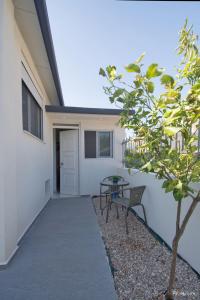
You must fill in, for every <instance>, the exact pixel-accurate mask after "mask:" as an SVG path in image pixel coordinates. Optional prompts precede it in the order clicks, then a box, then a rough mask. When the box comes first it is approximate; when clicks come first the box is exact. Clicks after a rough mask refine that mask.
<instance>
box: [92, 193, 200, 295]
mask: <svg viewBox="0 0 200 300" xmlns="http://www.w3.org/2000/svg"><path fill="white" fill-rule="evenodd" d="M95 207H96V211H97V218H98V222H99V225H100V228H101V231H102V236H103V240H104V243H105V246H106V248H107V252H108V254H109V256H110V261H111V265H112V269H113V270H114V282H115V288H116V291H117V294H118V299H119V300H154V299H159V300H161V299H162V298H161V297H159V295H161V293H162V292H163V291H165V290H166V287H167V284H168V275H169V267H170V262H171V252H170V251H169V250H168V249H167V247H166V246H165V245H164V244H161V243H160V242H159V241H158V240H156V239H155V237H154V236H153V235H152V234H151V233H150V232H149V230H148V229H147V228H146V227H145V226H144V225H143V223H142V222H141V221H140V220H138V218H137V217H136V216H134V214H132V213H131V212H130V213H129V216H128V224H129V235H126V232H125V222H124V211H122V210H121V209H119V215H120V218H119V219H117V218H116V210H115V207H114V206H113V207H112V210H111V211H110V216H109V220H108V223H107V224H106V222H105V215H106V212H104V215H103V216H101V214H100V210H99V200H98V199H96V200H95ZM175 293H176V297H175V299H177V300H200V279H199V278H198V276H197V274H196V273H195V272H194V271H193V270H192V269H191V267H190V266H189V265H188V264H187V263H185V262H184V261H183V260H181V259H179V258H178V259H177V271H176V287H175Z"/></svg>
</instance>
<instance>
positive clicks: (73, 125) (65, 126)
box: [52, 123, 81, 197]
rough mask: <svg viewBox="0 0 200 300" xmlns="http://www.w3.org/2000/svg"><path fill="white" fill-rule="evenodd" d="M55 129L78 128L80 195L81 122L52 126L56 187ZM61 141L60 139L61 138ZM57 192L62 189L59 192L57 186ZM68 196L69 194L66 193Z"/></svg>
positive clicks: (54, 184) (54, 183)
mask: <svg viewBox="0 0 200 300" xmlns="http://www.w3.org/2000/svg"><path fill="white" fill-rule="evenodd" d="M54 129H62V130H65V129H66V130H67V129H72V130H78V195H80V157H81V153H80V151H81V149H80V148H81V147H80V145H81V144H80V139H81V128H80V124H79V123H76V124H53V126H52V133H53V189H54V188H55V186H56V183H57V172H56V171H55V167H54V164H55V161H56V153H55V143H56V140H55V136H54ZM59 143H60V140H59ZM59 155H60V154H59ZM55 172H56V173H55ZM55 180H56V182H54V181H55ZM55 192H56V193H59V194H60V191H59V192H58V191H57V188H56V191H55V190H54V193H55ZM66 197H68V195H66Z"/></svg>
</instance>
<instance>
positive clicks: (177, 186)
mask: <svg viewBox="0 0 200 300" xmlns="http://www.w3.org/2000/svg"><path fill="white" fill-rule="evenodd" d="M176 189H177V190H182V189H183V183H182V182H181V181H180V180H179V181H178V183H177V185H176Z"/></svg>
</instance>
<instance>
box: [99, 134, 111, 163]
mask: <svg viewBox="0 0 200 300" xmlns="http://www.w3.org/2000/svg"><path fill="white" fill-rule="evenodd" d="M98 146H99V149H98V152H99V156H100V157H111V156H112V132H107V131H105V132H103V131H102V132H98Z"/></svg>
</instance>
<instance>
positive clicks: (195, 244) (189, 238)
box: [118, 168, 200, 273]
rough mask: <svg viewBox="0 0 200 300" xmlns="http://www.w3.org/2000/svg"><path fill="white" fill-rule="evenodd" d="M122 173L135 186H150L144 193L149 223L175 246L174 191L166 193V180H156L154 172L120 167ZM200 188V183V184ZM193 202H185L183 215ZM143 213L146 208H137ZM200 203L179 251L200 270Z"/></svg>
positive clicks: (169, 243)
mask: <svg viewBox="0 0 200 300" xmlns="http://www.w3.org/2000/svg"><path fill="white" fill-rule="evenodd" d="M118 174H119V175H122V176H124V177H125V178H126V179H127V180H128V181H129V182H130V185H131V186H137V185H146V190H145V192H144V195H143V204H144V206H145V210H146V214H147V221H148V225H149V226H150V227H151V228H152V229H153V230H154V231H155V232H156V233H157V234H159V235H160V236H161V237H162V238H163V240H164V241H165V242H166V243H167V244H168V245H170V246H171V245H172V240H173V236H174V233H175V229H176V222H175V220H176V205H177V203H176V202H175V200H174V198H173V196H172V194H171V193H165V192H164V190H163V189H162V187H161V186H162V180H158V179H156V177H155V175H154V174H145V173H141V172H138V171H137V172H135V171H131V174H129V173H128V170H127V169H124V168H120V169H118ZM198 188H199V186H198ZM189 204H190V203H189V201H187V200H185V201H183V205H182V218H183V216H184V215H185V214H186V211H187V209H188V206H189ZM135 210H137V212H138V213H139V215H140V216H141V217H142V218H143V214H142V210H141V209H140V208H135ZM199 227H200V205H198V206H197V208H196V210H195V211H194V214H193V216H192V217H191V220H190V221H189V223H188V225H187V228H186V231H185V233H184V235H183V237H182V238H181V241H180V244H179V249H178V252H179V254H180V255H181V256H182V257H183V258H184V259H185V260H186V261H187V262H189V263H190V265H191V266H192V267H193V268H194V269H195V270H196V271H197V272H198V273H200V259H199V253H200V239H199V230H198V228H199Z"/></svg>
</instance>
